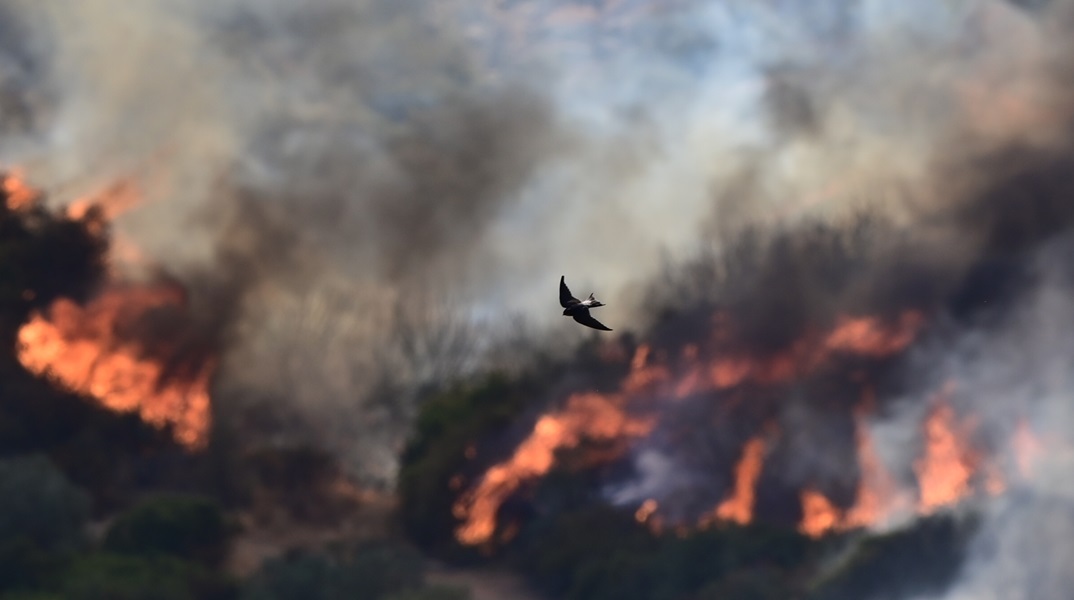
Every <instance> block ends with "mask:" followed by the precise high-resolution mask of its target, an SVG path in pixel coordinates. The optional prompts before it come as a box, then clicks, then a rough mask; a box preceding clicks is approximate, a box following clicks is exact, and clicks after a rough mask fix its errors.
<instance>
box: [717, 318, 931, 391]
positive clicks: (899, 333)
mask: <svg viewBox="0 0 1074 600" xmlns="http://www.w3.org/2000/svg"><path fill="white" fill-rule="evenodd" d="M923 324H924V317H923V316H922V315H921V313H918V312H916V311H905V312H903V313H902V314H901V315H900V316H899V318H898V320H897V321H896V322H895V323H894V324H890V323H886V322H885V321H883V320H881V319H878V318H876V317H841V318H839V319H838V320H837V321H836V324H835V327H834V328H833V329H832V330H831V331H830V332H828V333H827V335H824V336H821V337H818V336H815V335H814V336H806V337H804V338H802V339H801V340H800V341H799V342H798V343H797V344H794V345H793V346H792V347H791V348H790V349H789V350H787V351H785V352H783V353H780V354H777V355H775V356H772V357H768V358H762V359H754V358H750V357H745V356H721V357H718V358H717V359H716V360H714V361H713V362H712V364H711V366H710V367H709V380H710V383H711V384H712V387H714V388H715V389H717V390H722V389H728V388H732V387H735V386H737V385H740V384H743V383H745V382H747V381H754V382H757V383H764V384H774V383H781V382H785V381H790V380H792V379H794V378H796V377H801V376H803V375H808V374H809V373H811V372H813V371H815V370H817V369H818V368H820V367H821V366H823V365H824V364H825V363H826V362H827V361H828V360H829V359H830V358H831V357H832V356H833V355H836V354H856V355H860V356H866V357H871V358H883V357H885V356H891V355H893V354H897V353H898V352H900V351H902V350H903V349H904V348H906V347H907V346H909V345H910V343H911V342H913V340H914V338H915V337H916V336H917V333H918V331H919V330H920V328H921V326H922V325H923ZM726 336H727V333H726V326H725V325H724V322H723V320H722V319H721V320H717V332H716V334H715V337H717V338H723V337H726Z"/></svg>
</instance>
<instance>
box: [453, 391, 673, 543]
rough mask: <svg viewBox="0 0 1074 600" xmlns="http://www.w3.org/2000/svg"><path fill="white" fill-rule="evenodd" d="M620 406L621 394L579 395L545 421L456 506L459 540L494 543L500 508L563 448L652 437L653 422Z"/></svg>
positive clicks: (541, 421) (545, 416)
mask: <svg viewBox="0 0 1074 600" xmlns="http://www.w3.org/2000/svg"><path fill="white" fill-rule="evenodd" d="M621 404H622V396H619V395H611V396H602V395H600V394H595V393H591V394H577V395H574V396H571V398H570V400H568V402H567V406H566V407H565V408H564V409H563V410H562V411H560V412H558V413H556V414H550V415H544V416H543V417H541V418H540V420H538V421H537V424H536V425H535V426H534V428H533V433H531V434H530V436H529V437H528V438H526V440H525V441H524V442H522V445H520V446H519V447H518V449H517V450H515V453H514V455H513V456H512V457H511V458H510V459H509V460H507V461H505V462H503V463H500V464H498V465H496V466H494V467H492V468H491V469H489V470H488V472H487V473H485V476H484V478H483V479H482V480H481V483H480V485H479V486H478V487H477V488H476V489H474V490H473V491H471V492H469V493H467V494H465V495H464V496H463V497H462V498H460V500H459V501H458V502H457V503H456V504H455V506H454V514H455V516H456V517H457V518H459V519H462V520H463V521H464V523H463V524H462V525H460V526H459V527H458V529H457V530H456V537H457V538H458V540H459V541H460V542H462V543H464V544H469V545H477V544H481V543H484V542H487V541H488V540H489V539H491V538H492V535H493V533H494V532H495V530H496V512H497V511H498V510H499V508H500V506H501V505H502V504H503V503H504V501H505V500H507V498H508V497H509V496H510V495H511V494H512V493H514V492H515V490H517V489H518V488H519V486H520V485H521V484H522V483H523V482H525V481H527V480H530V479H533V478H535V477H537V476H540V475H544V474H545V473H547V472H548V470H549V469H551V468H552V465H553V464H554V462H555V453H556V451H557V450H559V449H560V448H570V447H574V446H577V445H578V444H579V443H580V442H581V441H582V440H583V439H586V438H588V439H596V440H611V439H620V438H624V437H637V436H642V435H646V434H647V433H649V431H650V430H651V429H652V426H653V421H652V420H651V419H644V418H634V417H631V416H629V415H627V414H626V413H625V412H624V411H623V409H622V408H621V407H620V405H621Z"/></svg>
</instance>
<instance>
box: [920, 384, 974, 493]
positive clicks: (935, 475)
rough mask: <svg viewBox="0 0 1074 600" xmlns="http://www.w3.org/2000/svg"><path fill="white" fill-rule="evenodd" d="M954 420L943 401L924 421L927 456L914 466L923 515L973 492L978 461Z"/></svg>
mask: <svg viewBox="0 0 1074 600" xmlns="http://www.w3.org/2000/svg"><path fill="white" fill-rule="evenodd" d="M954 416H955V415H954V411H953V410H952V409H951V407H950V406H949V405H948V404H947V403H945V402H943V401H942V400H941V401H939V402H937V405H936V407H935V408H934V409H933V411H932V412H931V414H930V415H929V417H928V419H927V420H926V421H925V449H924V450H925V453H924V456H922V457H921V458H920V459H918V460H917V461H915V462H914V472H915V473H916V474H917V477H918V487H919V491H920V498H919V510H920V511H921V512H922V513H929V512H932V511H934V510H935V509H937V508H940V507H943V506H947V505H949V504H954V503H955V502H957V501H958V500H960V499H961V498H963V497H964V496H966V495H968V494H969V492H970V479H971V478H972V476H973V472H974V466H975V464H974V463H975V462H976V460H975V459H974V457H973V456H972V454H971V453H970V452H969V451H968V449H967V447H966V445H965V443H964V442H963V440H962V439H961V438H960V437H959V436H958V435H957V434H956V432H955V430H954Z"/></svg>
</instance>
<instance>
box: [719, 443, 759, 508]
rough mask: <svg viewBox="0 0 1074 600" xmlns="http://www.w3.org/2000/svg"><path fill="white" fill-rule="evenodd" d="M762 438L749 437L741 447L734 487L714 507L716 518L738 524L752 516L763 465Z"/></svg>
mask: <svg viewBox="0 0 1074 600" xmlns="http://www.w3.org/2000/svg"><path fill="white" fill-rule="evenodd" d="M764 449H765V447H764V440H763V439H761V438H760V437H754V438H751V439H750V441H748V442H746V445H745V446H744V447H743V449H742V459H741V460H739V462H738V465H736V466H735V487H734V491H733V492H732V494H731V496H730V497H728V498H727V499H726V500H724V501H723V502H721V503H720V505H719V506H717V507H716V518H717V519H719V520H721V521H734V522H735V523H738V524H740V525H745V524H746V523H749V522H750V520H751V519H752V518H753V501H754V490H755V489H756V487H757V479H758V478H759V477H760V476H761V468H762V467H763V466H764Z"/></svg>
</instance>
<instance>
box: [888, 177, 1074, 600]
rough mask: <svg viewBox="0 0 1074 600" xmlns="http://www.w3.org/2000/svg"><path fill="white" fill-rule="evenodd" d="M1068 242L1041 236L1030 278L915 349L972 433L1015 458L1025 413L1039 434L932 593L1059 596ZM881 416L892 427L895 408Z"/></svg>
mask: <svg viewBox="0 0 1074 600" xmlns="http://www.w3.org/2000/svg"><path fill="white" fill-rule="evenodd" d="M1063 189H1069V188H1063ZM1053 191H1058V190H1053ZM1072 250H1074V238H1072V237H1071V235H1070V234H1069V233H1067V234H1066V235H1064V236H1062V237H1061V238H1058V239H1056V240H1055V241H1053V242H1051V243H1049V244H1046V245H1044V246H1043V247H1042V248H1041V249H1039V250H1038V251H1036V252H1034V253H1033V254H1032V260H1031V261H1029V263H1028V265H1029V268H1030V269H1031V270H1032V271H1033V279H1034V280H1035V283H1034V284H1033V285H1029V286H1026V287H1025V288H1023V290H1022V292H1021V298H1020V301H1019V302H1018V303H1017V304H1015V305H1014V308H1013V309H1012V310H1009V311H1006V312H1005V314H1004V315H1003V317H1002V318H1001V319H989V320H988V321H987V322H986V323H984V324H979V325H977V326H974V327H970V328H966V329H962V330H960V331H959V332H958V333H957V335H956V336H955V338H954V339H953V340H949V341H948V343H946V344H944V346H943V347H942V348H941V347H922V348H920V349H919V350H918V352H919V353H920V354H919V355H918V357H917V360H918V361H919V363H920V364H919V365H918V368H919V369H920V370H921V371H922V373H923V375H924V376H925V377H931V378H947V379H950V380H953V381H955V382H956V383H955V386H956V390H957V391H956V393H955V395H954V398H953V401H954V402H955V403H956V405H957V406H959V408H960V410H961V411H963V412H965V413H966V414H973V415H976V416H977V418H978V419H979V420H980V425H979V427H978V431H979V440H978V442H979V443H981V444H986V445H990V446H991V447H992V448H994V451H995V452H996V454H997V456H1001V457H1003V459H1004V460H1006V461H1008V462H1009V463H1015V462H1016V461H1017V460H1018V456H1017V452H1016V451H1017V450H1018V449H1017V448H1016V442H1014V441H1013V440H1014V439H1015V438H1014V437H1013V434H1014V433H1015V429H1016V427H1017V426H1018V425H1019V424H1020V423H1024V424H1026V425H1028V427H1029V428H1030V429H1031V430H1032V431H1034V432H1035V435H1036V437H1037V438H1038V440H1039V442H1038V443H1039V444H1041V446H1040V450H1039V454H1037V456H1036V461H1035V463H1034V464H1033V466H1032V469H1031V471H1030V473H1028V476H1027V477H1025V478H1024V479H1023V480H1021V481H1020V482H1018V483H1017V484H1015V486H1014V489H1013V490H1011V491H1010V492H1009V493H1007V494H1006V495H1004V496H1002V497H1000V498H997V499H995V500H993V501H991V502H989V503H988V504H987V505H986V506H984V507H983V508H982V509H981V510H982V513H983V515H984V516H985V517H986V518H985V519H984V521H983V523H984V524H983V527H982V530H981V531H980V532H979V533H978V534H977V535H976V537H975V539H974V540H973V542H972V543H971V545H970V553H969V558H968V559H967V562H966V564H965V565H964V566H963V568H962V575H961V578H960V579H959V581H957V582H956V583H955V585H954V586H953V587H952V589H951V590H950V591H948V592H947V593H946V594H943V595H941V596H939V597H942V598H945V599H951V600H957V599H961V598H1025V599H1036V598H1059V597H1062V596H1063V595H1064V594H1065V593H1066V592H1065V591H1064V590H1066V589H1068V586H1069V584H1070V577H1069V575H1068V574H1067V570H1066V569H1065V568H1063V567H1062V566H1061V565H1064V564H1067V563H1068V561H1069V560H1070V557H1071V556H1072V555H1074V547H1072V546H1071V544H1070V535H1069V534H1070V526H1071V522H1072V521H1071V518H1072V516H1074V496H1072V491H1074V490H1072V488H1071V482H1070V478H1069V476H1068V475H1067V474H1068V473H1069V471H1070V467H1071V460H1072V458H1074V455H1072V454H1071V449H1072V448H1074V439H1072V438H1071V435H1070V431H1071V425H1072V423H1071V419H1072V418H1074V413H1072V412H1071V405H1070V394H1071V392H1072V388H1071V381H1070V375H1069V373H1070V372H1071V367H1072V365H1071V359H1070V357H1071V350H1072V348H1071V347H1070V345H1071V342H1070V336H1069V331H1070V328H1071V327H1072V326H1074V320H1072V319H1074V305H1072V304H1071V302H1070V297H1071V293H1072V292H1074V288H1072V287H1071V284H1072V283H1074V279H1072V275H1074V273H1072V272H1071V270H1070V260H1069V257H1070V256H1071V251H1072ZM925 365H931V366H930V367H926V366H925ZM908 406H912V403H911V404H908ZM902 425H905V423H903V424H902ZM886 426H887V427H890V428H892V429H898V428H899V427H900V423H899V417H894V418H893V419H892V420H891V421H890V422H889V423H887V424H886ZM888 450H889V452H890V453H891V454H895V453H897V452H898V450H897V449H896V448H895V447H891V448H888Z"/></svg>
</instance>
